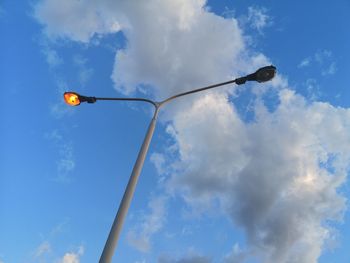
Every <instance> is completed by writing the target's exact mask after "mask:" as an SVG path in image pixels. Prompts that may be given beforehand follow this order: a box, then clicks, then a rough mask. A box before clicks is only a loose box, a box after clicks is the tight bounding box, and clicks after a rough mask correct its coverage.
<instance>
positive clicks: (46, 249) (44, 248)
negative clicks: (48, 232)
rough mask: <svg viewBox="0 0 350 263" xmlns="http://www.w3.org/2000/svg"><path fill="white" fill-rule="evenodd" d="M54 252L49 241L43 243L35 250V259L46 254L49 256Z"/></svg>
mask: <svg viewBox="0 0 350 263" xmlns="http://www.w3.org/2000/svg"><path fill="white" fill-rule="evenodd" d="M51 251H52V249H51V245H50V243H49V242H48V241H44V242H42V243H41V244H40V245H39V246H38V247H37V248H36V250H35V253H34V257H35V258H41V257H43V256H44V255H45V254H49V253H50V252H51Z"/></svg>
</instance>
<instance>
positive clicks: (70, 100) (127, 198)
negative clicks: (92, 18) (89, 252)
mask: <svg viewBox="0 0 350 263" xmlns="http://www.w3.org/2000/svg"><path fill="white" fill-rule="evenodd" d="M275 74H276V67H274V66H272V65H271V66H266V67H262V68H260V69H258V70H257V71H256V72H254V73H252V74H249V75H247V76H244V77H240V78H236V79H234V80H229V81H226V82H222V83H218V84H214V85H210V86H206V87H203V88H199V89H194V90H191V91H187V92H183V93H179V94H177V95H174V96H171V97H169V98H167V99H165V100H163V101H161V102H156V101H153V100H150V99H145V98H98V97H87V96H82V95H80V94H78V93H76V92H65V93H64V100H65V102H66V103H67V104H69V105H71V106H78V105H80V103H81V102H87V103H95V102H96V101H98V100H119V101H142V102H147V103H150V104H152V105H153V106H154V107H155V110H154V114H153V118H152V120H151V122H150V124H149V126H148V130H147V133H146V136H145V138H144V141H143V143H142V146H141V149H140V152H139V154H138V156H137V159H136V162H135V164H134V168H133V170H132V173H131V175H130V178H129V182H128V184H127V186H126V189H125V192H124V196H123V198H122V200H121V203H120V205H119V209H118V212H117V215H116V217H115V219H114V221H113V224H112V227H111V230H110V232H109V235H108V239H107V241H106V244H105V246H104V249H103V252H102V255H101V257H100V261H99V263H110V262H111V261H112V257H113V254H114V250H115V248H116V246H117V242H118V237H119V234H120V232H121V229H122V226H123V223H124V219H125V217H126V214H127V212H128V209H129V206H130V203H131V200H132V197H133V195H134V192H135V188H136V184H137V181H138V178H139V175H140V173H141V170H142V166H143V163H144V161H145V158H146V155H147V151H148V148H149V145H150V142H151V139H152V136H153V132H154V129H155V126H156V122H157V116H158V112H159V110H160V108H161V107H162V106H164V105H165V104H166V103H168V102H170V101H172V100H174V99H176V98H179V97H182V96H186V95H189V94H192V93H197V92H201V91H204V90H208V89H212V88H216V87H220V86H224V85H228V84H232V83H236V84H237V85H242V84H244V83H245V82H246V81H257V82H259V83H261V82H266V81H269V80H271V79H272V78H273V77H274V76H275Z"/></svg>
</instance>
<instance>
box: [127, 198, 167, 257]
mask: <svg viewBox="0 0 350 263" xmlns="http://www.w3.org/2000/svg"><path fill="white" fill-rule="evenodd" d="M148 208H149V210H150V211H149V214H146V215H144V216H143V218H142V221H141V222H139V223H138V224H137V225H136V226H135V227H134V228H133V229H132V230H130V231H129V232H128V235H127V239H128V242H129V244H130V245H132V246H133V247H135V248H136V249H138V250H139V251H142V252H149V251H150V249H151V241H150V239H151V237H152V235H154V234H155V233H157V232H158V231H159V230H160V229H161V228H162V227H163V224H164V221H165V218H166V198H165V197H164V196H158V197H154V198H152V199H151V200H150V202H149V203H148Z"/></svg>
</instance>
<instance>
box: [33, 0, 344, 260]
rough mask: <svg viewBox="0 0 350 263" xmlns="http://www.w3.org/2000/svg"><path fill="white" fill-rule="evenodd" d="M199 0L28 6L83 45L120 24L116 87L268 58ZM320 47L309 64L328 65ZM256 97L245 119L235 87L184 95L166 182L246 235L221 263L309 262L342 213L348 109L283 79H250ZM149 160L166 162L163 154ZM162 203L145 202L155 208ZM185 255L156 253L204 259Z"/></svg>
mask: <svg viewBox="0 0 350 263" xmlns="http://www.w3.org/2000/svg"><path fill="white" fill-rule="evenodd" d="M62 3H63V4H62ZM205 4H206V2H205V1H203V0H190V1H188V0H174V1H170V0H168V1H164V0H150V1H147V2H145V1H137V0H135V1H111V0H103V1H98V2H96V1H85V2H83V1H75V2H72V1H67V0H66V1H58V0H43V1H41V2H40V3H39V4H38V5H37V7H36V9H35V14H36V16H37V18H38V19H39V21H40V22H41V23H42V24H43V25H44V27H45V32H46V34H47V35H48V36H49V37H53V38H57V37H63V38H70V39H72V40H74V41H80V42H84V43H87V42H88V41H89V40H91V39H92V38H93V37H94V36H96V35H99V34H105V33H111V32H117V31H118V30H122V31H123V33H124V35H125V37H126V38H127V45H126V47H125V49H122V50H118V51H117V52H116V55H115V64H114V68H113V72H112V79H113V81H114V83H115V88H116V89H117V90H118V91H119V92H121V93H124V94H131V93H135V92H137V91H138V92H144V93H147V94H149V95H154V96H155V97H156V98H164V97H166V96H169V95H172V94H174V93H177V92H181V91H184V90H188V89H192V88H195V87H200V86H202V85H206V84H210V83H215V82H216V81H222V80H225V79H226V78H229V77H232V76H237V75H240V74H244V73H249V72H251V71H253V70H255V69H256V68H258V67H260V66H262V65H266V64H267V63H269V59H268V58H267V57H266V56H264V55H263V54H259V53H256V52H254V51H253V50H251V47H249V46H247V43H246V42H245V41H244V39H245V37H244V35H243V32H242V30H241V28H240V27H239V25H238V23H237V20H236V19H235V18H234V17H231V18H229V19H225V18H223V17H220V16H217V15H215V14H213V13H211V12H210V11H209V10H208V8H206V6H205ZM260 14H262V16H261V15H258V14H257V12H256V10H255V11H254V9H251V17H252V21H255V25H256V27H257V29H259V27H260V28H262V27H263V26H265V25H266V23H267V22H266V18H264V13H260ZM265 16H266V13H265ZM253 18H254V19H255V20H254V19H253ZM70 25H72V26H70ZM322 54H323V55H322ZM322 54H321V55H319V56H316V55H315V56H314V57H313V58H312V59H313V61H316V62H317V63H320V64H322V65H328V64H324V63H325V62H324V61H329V56H328V57H327V53H325V52H323V53H322ZM327 59H328V60H327ZM305 63H306V62H305ZM305 63H304V64H305ZM306 64H307V63H306ZM306 64H305V65H304V66H307V65H306ZM252 94H253V95H252V97H253V102H254V103H253V107H252V108H251V109H250V110H251V113H252V115H253V118H252V120H250V121H249V122H247V121H246V120H244V119H243V118H242V116H240V114H239V113H238V110H237V108H236V106H235V105H233V104H232V103H231V102H230V99H231V96H232V95H235V90H234V89H233V88H231V90H229V89H225V88H224V89H221V90H220V91H219V90H218V91H215V92H206V93H203V94H201V95H198V96H192V97H188V98H187V99H186V100H185V99H183V100H181V101H178V103H177V106H173V107H171V108H170V110H168V112H167V114H166V115H163V116H162V117H163V118H167V120H171V121H170V122H168V123H167V126H168V128H167V131H168V133H169V136H171V137H172V138H173V139H174V144H173V145H171V146H170V147H171V148H172V151H173V149H176V150H177V153H178V156H177V157H178V158H177V159H178V160H177V162H176V163H177V164H176V165H175V166H172V169H173V170H172V171H171V176H170V179H169V180H168V184H167V185H168V190H170V191H172V192H173V193H177V194H179V195H180V196H182V197H183V198H184V200H185V201H186V202H188V203H189V204H191V205H192V206H193V208H194V209H197V208H198V207H200V209H201V211H207V210H210V209H212V204H213V203H214V204H219V207H218V206H216V209H220V211H222V212H223V213H225V214H226V215H227V216H229V217H230V218H231V220H232V222H233V223H234V224H235V225H236V226H237V227H239V228H241V229H242V230H243V231H244V232H245V234H246V239H247V244H246V248H245V249H238V247H236V250H235V249H233V252H232V253H231V254H230V255H228V256H227V260H228V262H244V261H245V260H246V258H249V257H257V258H259V259H260V261H262V262H279V263H294V262H295V263H296V262H298V263H311V262H312V263H315V262H317V259H318V258H319V256H320V255H321V253H322V250H323V249H324V246H325V242H326V240H328V239H329V238H332V236H333V233H334V232H333V229H332V228H331V227H330V224H328V223H329V222H330V221H339V220H341V218H342V215H343V213H344V211H345V198H344V197H343V196H342V195H341V194H340V193H339V191H338V189H339V187H340V186H341V185H342V183H343V182H344V181H345V179H346V176H347V172H348V169H349V163H350V160H349V158H350V149H349V147H347V146H348V145H349V143H350V135H349V134H350V133H349V128H350V121H349V120H350V110H349V109H345V108H337V107H334V106H332V105H330V104H328V103H320V102H317V101H314V102H309V101H307V100H306V99H305V98H303V97H301V96H300V95H298V94H295V93H294V92H293V91H292V90H290V89H289V88H288V83H287V81H286V80H285V78H283V77H282V76H277V78H276V79H275V80H274V81H273V82H271V83H269V84H259V85H258V86H253V93H252ZM266 94H274V95H276V96H277V97H278V102H276V105H274V107H270V106H271V105H270V104H271V102H269V101H266V100H264V99H263V98H264V95H266ZM185 101H186V102H185ZM169 116H171V119H170V118H169ZM171 158H172V159H171V161H172V162H174V160H173V156H171ZM153 159H154V161H155V163H158V164H159V167H158V168H161V164H162V163H167V161H168V159H169V156H168V155H167V154H164V156H163V157H160V156H159V155H158V156H156V157H154V158H153ZM159 170H160V171H161V169H159ZM167 173H168V174H169V171H167ZM162 206H163V205H159V206H158V205H154V208H152V206H151V211H152V212H151V215H152V214H159V213H158V212H156V211H159V210H158V208H157V207H162ZM160 211H163V210H162V209H160ZM158 219H159V216H156V217H153V216H150V217H149V218H147V217H145V220H144V223H141V224H140V228H139V229H140V231H139V232H137V233H141V234H140V235H138V234H136V232H135V231H134V232H130V233H129V241H132V240H134V241H135V240H143V241H144V242H143V243H142V244H136V243H134V245H135V246H138V247H139V249H141V250H142V249H143V250H144V251H147V250H149V244H150V242H149V238H150V236H151V235H152V234H153V233H155V232H156V231H159V229H160V227H161V226H162V223H159V222H162V221H159V220H158ZM148 228H149V229H150V230H147V229H148ZM244 247H245V246H244ZM223 254H226V252H223ZM181 260H182V259H181ZM181 260H177V261H176V260H175V261H174V260H173V261H163V262H209V261H208V259H207V258H204V259H203V260H207V261H199V260H200V259H198V260H197V259H194V260H197V261H194V260H192V259H190V260H192V261H181ZM184 260H187V259H184ZM229 260H231V261H229ZM239 260H240V261H239ZM160 262H161V261H160Z"/></svg>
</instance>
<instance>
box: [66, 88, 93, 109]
mask: <svg viewBox="0 0 350 263" xmlns="http://www.w3.org/2000/svg"><path fill="white" fill-rule="evenodd" d="M63 98H64V101H65V102H66V103H67V104H68V105H70V106H78V105H80V103H81V102H87V103H95V102H96V98H95V97H86V96H82V95H80V94H78V93H76V92H72V91H68V92H65V93H64V94H63Z"/></svg>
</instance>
